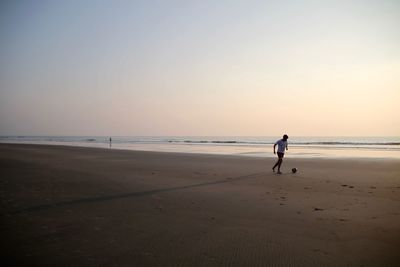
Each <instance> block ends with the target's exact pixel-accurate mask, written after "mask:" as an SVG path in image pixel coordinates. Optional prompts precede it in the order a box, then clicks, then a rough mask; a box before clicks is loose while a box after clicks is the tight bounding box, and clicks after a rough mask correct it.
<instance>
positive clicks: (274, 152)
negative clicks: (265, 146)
mask: <svg viewBox="0 0 400 267" xmlns="http://www.w3.org/2000/svg"><path fill="white" fill-rule="evenodd" d="M275 147H276V144H275V145H274V154H276V152H275Z"/></svg>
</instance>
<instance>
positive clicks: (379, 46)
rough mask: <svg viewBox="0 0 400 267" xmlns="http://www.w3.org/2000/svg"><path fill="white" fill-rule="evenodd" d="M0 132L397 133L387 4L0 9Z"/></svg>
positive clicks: (397, 80) (393, 26) (399, 120)
mask: <svg viewBox="0 0 400 267" xmlns="http://www.w3.org/2000/svg"><path fill="white" fill-rule="evenodd" d="M0 34H1V35H0V38H1V43H0V135H257V136H262V135H269V136H271V135H281V134H282V133H288V134H289V135H292V136H294V135H297V136H299V135H303V136H307V135H342V136H343V135H358V136H359V135H397V136H399V135H400V115H399V114H400V108H399V106H400V105H399V100H400V1H385V0H376V1H369V0H365V1H350V0H348V1H317V0H315V1H151V0H150V1H119V0H118V1H75V0H71V1H57V0H56V1H46V0H44V1H11V0H10V1H1V3H0Z"/></svg>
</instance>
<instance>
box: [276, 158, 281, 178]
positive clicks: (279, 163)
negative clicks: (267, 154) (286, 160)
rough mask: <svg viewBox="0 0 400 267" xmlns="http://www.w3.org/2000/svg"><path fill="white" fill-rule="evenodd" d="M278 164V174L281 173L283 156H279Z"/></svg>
mask: <svg viewBox="0 0 400 267" xmlns="http://www.w3.org/2000/svg"><path fill="white" fill-rule="evenodd" d="M277 164H278V174H281V165H282V158H279V160H278V162H277Z"/></svg>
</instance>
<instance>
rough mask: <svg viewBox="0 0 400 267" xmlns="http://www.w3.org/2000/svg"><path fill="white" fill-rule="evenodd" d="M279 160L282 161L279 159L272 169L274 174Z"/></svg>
mask: <svg viewBox="0 0 400 267" xmlns="http://www.w3.org/2000/svg"><path fill="white" fill-rule="evenodd" d="M279 160H280V159H278V161H277V162H276V163H275V165H274V167H272V171H273V172H275V168H276V166H278V164H279Z"/></svg>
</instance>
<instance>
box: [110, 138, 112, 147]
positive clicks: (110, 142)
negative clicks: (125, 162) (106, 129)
mask: <svg viewBox="0 0 400 267" xmlns="http://www.w3.org/2000/svg"><path fill="white" fill-rule="evenodd" d="M111 143H112V139H111V137H110V147H111Z"/></svg>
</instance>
